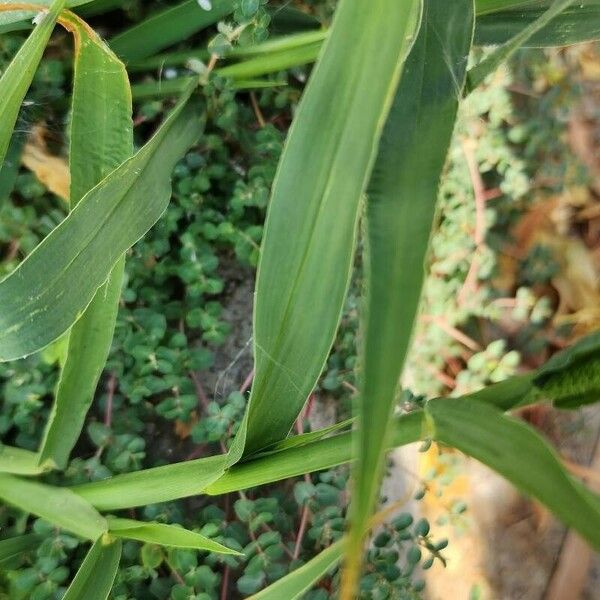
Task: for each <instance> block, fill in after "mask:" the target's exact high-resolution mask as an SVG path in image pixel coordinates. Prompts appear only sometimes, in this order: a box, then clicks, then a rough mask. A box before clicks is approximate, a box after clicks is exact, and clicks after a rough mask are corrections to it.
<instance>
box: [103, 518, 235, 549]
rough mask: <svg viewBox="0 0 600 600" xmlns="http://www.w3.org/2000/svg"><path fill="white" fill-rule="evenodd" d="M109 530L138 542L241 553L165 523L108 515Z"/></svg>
mask: <svg viewBox="0 0 600 600" xmlns="http://www.w3.org/2000/svg"><path fill="white" fill-rule="evenodd" d="M108 526H109V531H110V533H111V534H112V535H115V536H117V537H120V538H125V539H129V540H137V541H138V542H146V543H149V544H159V545H161V546H169V547H171V548H188V549H191V550H205V551H207V552H215V553H218V554H233V555H239V554H240V553H239V552H237V551H236V550H232V549H231V548H228V547H227V546H223V544H219V543H218V542H215V541H214V540H211V539H210V538H207V537H206V536H204V535H201V534H199V533H196V532H194V531H189V530H187V529H183V528H182V527H176V526H174V525H165V524H164V523H145V522H143V521H134V520H133V519H120V518H117V517H108Z"/></svg>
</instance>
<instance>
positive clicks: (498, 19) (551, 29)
mask: <svg viewBox="0 0 600 600" xmlns="http://www.w3.org/2000/svg"><path fill="white" fill-rule="evenodd" d="M550 5H551V2H550V1H549V0H545V1H544V2H540V3H538V5H536V6H532V7H531V8H529V9H521V10H519V9H515V10H507V11H502V12H499V13H495V14H491V15H484V16H482V17H481V18H480V19H478V20H477V28H476V29H475V43H476V44H478V45H480V46H486V45H497V44H504V43H506V42H508V41H509V40H510V39H511V38H513V37H515V36H516V35H518V34H519V33H520V32H521V31H522V30H523V29H524V28H525V27H528V26H529V25H530V24H531V23H533V22H535V21H537V19H539V18H540V17H541V16H542V15H543V13H544V11H545V10H547V9H548V7H549V6H550ZM598 39H600V1H599V0H581V1H580V2H574V3H573V4H572V5H571V6H569V7H567V8H566V9H565V10H564V11H563V12H562V13H561V14H560V15H558V16H557V17H555V18H554V19H552V21H551V22H550V23H548V24H546V25H545V26H544V27H542V28H541V29H540V30H539V31H537V32H536V33H534V34H533V35H531V36H530V37H529V39H528V40H527V41H526V42H525V43H523V44H522V46H523V47H525V48H531V47H534V48H538V47H546V46H567V45H570V44H579V43H582V42H589V41H594V40H598Z"/></svg>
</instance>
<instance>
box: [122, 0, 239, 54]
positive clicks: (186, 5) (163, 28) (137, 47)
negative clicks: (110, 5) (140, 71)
mask: <svg viewBox="0 0 600 600" xmlns="http://www.w3.org/2000/svg"><path fill="white" fill-rule="evenodd" d="M211 5H212V8H211V9H210V10H205V9H204V8H202V6H200V3H199V2H198V0H186V1H185V2H181V3H179V4H176V5H175V6H171V7H169V8H166V9H165V10H163V11H160V12H158V13H156V14H154V15H151V16H150V17H148V18H147V19H145V20H144V21H142V22H141V23H139V24H138V25H135V26H134V27H131V28H130V29H127V30H126V31H124V32H123V33H121V34H119V35H117V36H115V37H114V38H112V39H111V40H110V47H111V48H112V49H113V50H114V51H115V52H116V53H117V54H118V55H119V56H120V57H121V58H122V59H123V60H125V61H130V60H140V59H142V58H147V57H148V56H152V55H154V54H156V53H157V52H160V51H161V50H163V49H164V48H167V47H168V46H172V45H173V44H176V43H177V42H180V41H182V40H185V39H186V38H188V37H190V36H191V35H193V34H194V33H196V32H198V31H201V30H202V29H205V28H206V27H208V26H209V25H213V24H214V23H216V22H217V21H219V20H220V19H222V18H223V17H225V16H227V15H228V14H229V13H231V12H233V7H234V0H212V1H211Z"/></svg>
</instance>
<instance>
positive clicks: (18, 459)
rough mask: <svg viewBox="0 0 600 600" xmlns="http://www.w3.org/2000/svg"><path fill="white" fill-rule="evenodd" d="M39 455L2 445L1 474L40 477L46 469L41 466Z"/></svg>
mask: <svg viewBox="0 0 600 600" xmlns="http://www.w3.org/2000/svg"><path fill="white" fill-rule="evenodd" d="M38 457H39V455H38V453H37V452H30V451H29V450H23V449H22V448H14V447H13V446H4V445H0V473H12V474H13V475H39V474H40V473H43V472H44V470H45V468H44V467H42V466H40V464H39V461H38Z"/></svg>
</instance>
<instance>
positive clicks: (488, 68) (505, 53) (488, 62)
mask: <svg viewBox="0 0 600 600" xmlns="http://www.w3.org/2000/svg"><path fill="white" fill-rule="evenodd" d="M573 1H574V0H556V1H555V2H553V4H552V6H551V7H550V8H549V9H548V10H547V11H546V12H545V13H543V14H542V15H541V16H540V17H539V18H538V19H536V20H535V21H533V23H531V24H529V25H528V26H527V27H525V28H524V29H522V30H521V31H520V32H519V33H518V34H517V35H515V37H514V38H512V39H511V40H510V41H508V42H506V44H504V45H503V46H501V47H500V48H498V49H497V50H495V51H494V52H493V53H492V54H491V55H490V56H488V57H487V58H486V59H485V60H483V61H482V62H480V63H479V64H478V65H476V66H475V67H473V68H472V69H470V70H469V73H468V75H467V92H470V91H472V90H474V89H475V88H476V87H478V86H479V85H480V84H481V83H483V81H484V80H485V78H486V77H487V76H488V75H490V73H493V72H494V71H495V70H496V69H497V68H498V67H499V66H500V65H501V64H502V63H503V62H505V61H506V60H508V59H509V58H510V57H511V56H512V55H513V54H514V53H515V52H516V51H517V50H518V49H519V48H520V47H521V46H523V45H524V44H525V43H526V42H527V40H529V39H530V38H531V37H532V36H533V35H535V34H536V33H538V32H539V31H540V30H541V29H543V28H544V27H545V26H546V25H547V24H548V23H550V22H551V21H552V20H553V19H554V18H556V17H557V16H558V15H560V14H561V13H562V12H563V11H564V10H565V9H566V8H567V7H568V6H569V5H571V4H573Z"/></svg>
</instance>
